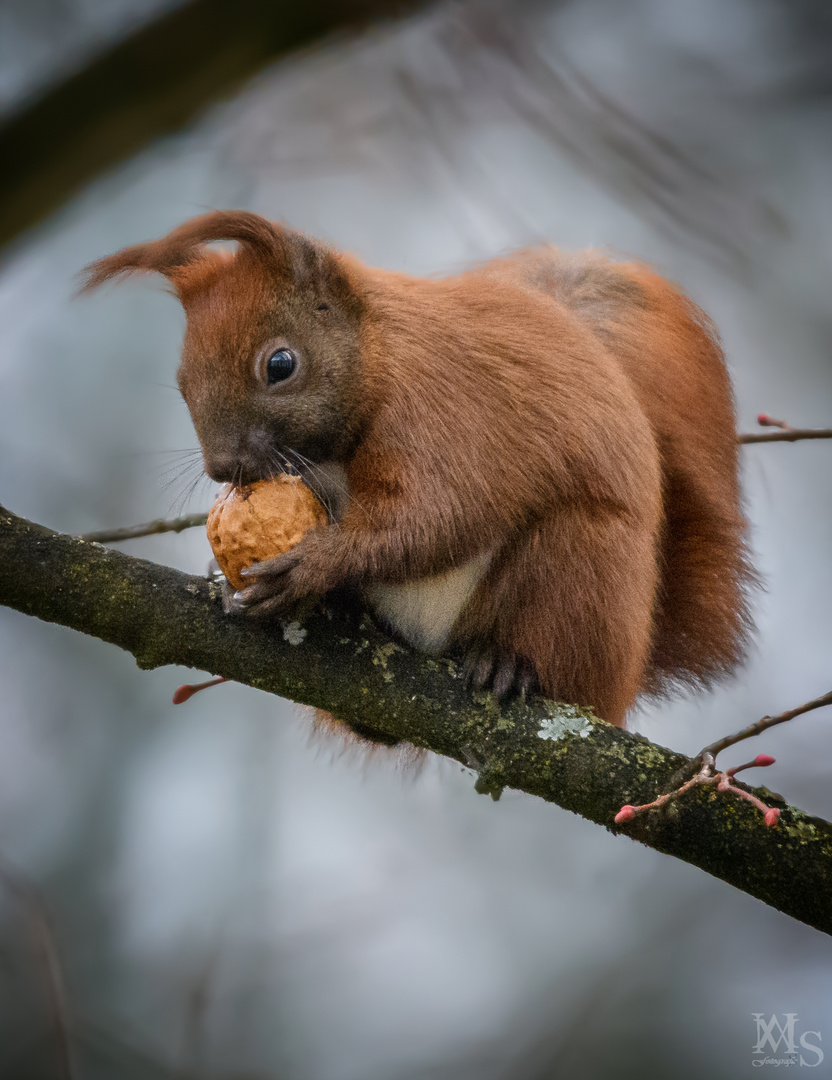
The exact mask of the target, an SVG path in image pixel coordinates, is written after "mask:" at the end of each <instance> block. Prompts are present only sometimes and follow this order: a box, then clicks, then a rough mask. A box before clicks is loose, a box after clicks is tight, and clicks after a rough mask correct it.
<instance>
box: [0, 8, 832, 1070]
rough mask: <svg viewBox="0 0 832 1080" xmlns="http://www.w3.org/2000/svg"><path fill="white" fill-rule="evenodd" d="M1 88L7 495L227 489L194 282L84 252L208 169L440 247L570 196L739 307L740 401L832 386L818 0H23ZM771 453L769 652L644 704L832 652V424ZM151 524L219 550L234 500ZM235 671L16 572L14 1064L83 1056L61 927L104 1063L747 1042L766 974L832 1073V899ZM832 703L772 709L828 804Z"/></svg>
mask: <svg viewBox="0 0 832 1080" xmlns="http://www.w3.org/2000/svg"><path fill="white" fill-rule="evenodd" d="M295 7H297V5H295ZM0 109H2V110H3V112H2V117H0V120H2V124H0V156H2V157H3V160H4V165H3V170H2V172H3V177H2V179H0V201H1V202H2V207H0V241H2V244H3V247H2V250H0V259H2V262H0V501H2V502H3V503H4V504H5V505H7V506H8V507H10V508H11V509H13V510H15V511H16V512H18V513H20V514H23V515H25V516H28V517H30V518H33V519H35V520H37V521H40V522H43V523H45V524H47V525H49V526H51V527H53V528H57V529H61V530H63V531H67V532H82V531H86V530H92V529H100V528H107V527H113V526H118V525H127V524H134V523H136V522H140V521H145V520H148V519H151V518H154V517H158V516H165V515H171V514H175V513H178V512H181V511H185V510H187V511H198V510H202V509H206V508H207V506H208V505H209V504H210V502H211V499H212V498H213V490H212V488H211V486H210V485H209V484H208V483H207V482H205V483H196V484H195V485H194V484H193V483H192V481H195V480H196V479H197V477H196V476H195V475H193V474H188V473H185V474H183V475H179V472H178V471H177V470H178V468H179V463H180V459H179V457H178V453H179V452H180V451H183V450H187V449H189V448H192V447H195V446H196V439H195V436H194V434H193V431H192V428H191V425H190V421H189V418H188V415H187V411H186V409H185V407H184V405H183V404H182V402H181V401H180V400H179V398H178V394H177V392H176V390H175V388H174V372H175V368H176V364H177V355H178V349H179V344H180V339H181V334H182V325H183V319H182V315H181V312H180V310H179V308H178V306H177V304H176V303H175V302H174V300H173V299H172V298H171V297H170V296H167V295H165V293H164V291H163V290H162V289H161V288H160V287H159V284H158V283H156V282H153V281H150V280H148V281H145V282H133V283H128V284H126V285H124V286H122V287H120V288H118V289H114V290H111V291H107V290H105V291H103V292H102V293H100V294H97V295H94V296H91V297H88V298H85V299H83V300H74V299H73V295H72V294H73V290H74V288H75V280H74V276H75V275H76V273H77V271H78V270H79V269H80V268H81V267H82V266H83V265H84V264H85V263H87V262H88V261H90V260H91V259H93V258H95V257H97V256H99V255H101V254H104V253H106V252H110V251H113V250H114V249H116V248H118V247H120V246H122V245H124V244H128V243H134V242H137V241H140V240H144V239H149V238H151V237H155V236H158V235H160V234H162V233H164V232H166V231H167V230H168V229H170V228H171V227H172V226H174V225H176V224H177V223H179V222H180V221H181V220H182V219H184V218H186V217H188V216H190V215H192V214H194V213H199V212H201V211H203V210H204V209H205V208H207V207H218V208H238V207H245V208H249V209H252V210H255V211H258V212H260V213H263V214H265V215H267V216H269V217H272V218H277V219H282V220H284V221H285V222H287V223H288V224H290V225H291V226H294V227H296V228H299V229H302V230H305V231H307V232H309V233H310V234H312V235H314V236H317V237H320V238H322V239H325V240H327V241H329V242H330V243H332V244H334V245H336V246H337V247H339V248H344V249H347V250H350V251H352V252H354V253H355V254H357V255H359V256H361V257H362V258H364V259H366V260H367V261H369V262H371V263H375V264H378V265H382V266H386V267H390V268H396V269H403V270H406V271H411V272H414V273H430V272H442V271H452V270H454V269H455V268H458V267H460V266H462V265H464V264H465V263H466V262H468V261H470V260H475V259H481V258H484V257H488V256H491V255H494V254H496V253H499V252H501V251H504V250H506V249H508V248H510V247H512V246H515V245H521V244H529V243H533V242H535V241H537V240H541V239H547V240H551V241H554V242H555V243H557V244H559V245H562V246H564V247H567V248H573V247H584V246H601V247H605V248H608V249H610V250H612V251H614V252H622V253H627V254H629V255H632V256H636V257H638V258H641V259H645V260H648V261H649V262H651V263H653V264H655V265H656V266H657V267H658V268H659V269H660V270H661V271H662V272H663V273H665V274H667V275H668V276H670V277H672V278H674V279H675V280H676V281H678V282H679V283H680V284H681V285H682V286H683V287H684V288H685V289H686V290H687V291H688V292H689V293H690V294H691V295H692V296H693V297H694V299H696V300H697V301H698V302H699V303H700V304H701V305H702V306H703V307H704V308H705V309H706V311H708V312H709V314H710V315H711V316H712V317H713V318H714V320H715V322H716V324H717V326H718V328H719V330H720V333H721V335H722V337H723V340H724V343H725V347H726V352H727V356H728V360H729V364H730V367H731V371H732V373H733V376H734V379H735V384H736V391H737V398H738V406H739V413H740V418H741V428H742V429H743V430H753V429H754V426H755V417H756V414H757V413H758V412H761V411H766V412H769V413H771V414H773V415H775V416H779V417H784V418H785V419H787V420H788V421H790V422H791V423H792V424H794V425H797V426H805V427H809V426H829V425H830V424H831V423H832V379H830V375H831V374H832V369H831V367H830V350H831V349H832V314H830V311H832V308H830V302H829V295H830V272H832V171H831V169H830V166H832V141H831V140H830V133H832V124H830V121H832V9H830V8H829V7H828V6H826V5H824V4H822V3H820V2H812V0H626V2H624V0H545V2H544V0H492V2H479V0H466V2H461V3H453V4H448V3H441V4H429V3H421V4H418V3H411V4H410V5H409V7H408V9H407V10H406V11H403V10H402V9H401V8H396V7H394V6H393V5H390V4H385V3H383V2H376V3H371V2H365V3H353V4H337V3H334V2H333V3H328V4H327V3H325V2H322V3H321V4H320V5H318V6H315V8H314V11H310V12H309V13H308V14H304V13H302V12H299V11H297V10H294V8H291V7H289V6H288V5H285V6H284V5H283V4H280V3H277V2H273V3H270V4H266V3H258V2H256V0H244V2H242V0H241V3H240V4H239V5H236V4H235V5H228V4H226V5H223V4H218V3H216V2H211V0H197V2H191V3H188V4H176V3H172V2H171V0H2V3H0ZM743 461H744V470H745V486H746V492H747V500H748V508H749V515H750V518H751V520H752V523H753V542H754V547H755V550H756V552H757V559H758V563H759V566H760V568H761V570H762V572H763V574H764V576H765V578H766V582H767V588H766V591H765V592H764V593H762V594H761V595H760V596H759V597H758V599H757V606H756V610H757V624H758V635H757V641H756V646H755V651H754V654H753V657H752V660H751V662H750V663H749V664H748V666H747V667H746V669H745V670H744V671H742V672H741V673H740V674H739V675H738V676H737V677H736V678H735V679H734V680H733V681H731V682H730V683H728V684H727V685H725V686H724V687H723V688H722V689H720V690H718V691H716V692H713V693H711V694H709V695H707V696H704V697H700V698H699V699H696V700H688V701H679V702H674V703H672V704H665V705H662V706H657V707H651V708H650V709H646V710H643V711H642V712H641V713H639V714H638V715H637V716H636V717H635V718H634V720H633V722H632V724H631V726H632V727H633V728H634V729H636V730H638V731H640V732H642V733H643V734H645V735H646V736H648V737H649V738H651V739H654V740H656V741H658V742H660V743H663V744H665V745H668V746H672V747H674V748H676V749H678V750H681V751H685V752H688V753H693V752H695V751H696V750H698V749H699V748H700V747H701V746H702V745H704V744H705V743H707V742H709V741H711V740H712V739H714V738H716V737H718V736H720V735H722V734H725V733H727V732H729V731H733V730H735V729H736V728H738V727H740V726H743V725H745V724H746V723H749V722H750V721H752V720H754V719H756V718H757V717H759V716H761V715H763V714H765V713H768V712H771V713H774V712H779V711H781V710H783V709H785V708H788V707H791V706H794V705H797V704H799V703H801V702H803V701H805V700H807V699H809V698H812V697H815V696H817V695H818V694H820V693H823V692H825V691H827V690H829V688H830V685H832V665H830V662H829V657H830V647H831V646H832V605H830V586H831V585H832V558H830V553H831V552H832V502H831V501H830V497H831V496H832V446H830V444H829V443H824V442H810V443H798V444H795V445H782V444H781V445H776V444H775V445H761V446H749V447H746V448H745V449H744V450H743ZM125 547H126V549H127V550H129V551H131V552H133V553H136V554H141V555H143V556H145V557H148V558H151V559H155V560H158V561H161V562H166V563H170V564H173V565H175V566H178V567H181V568H183V569H186V570H189V571H191V572H202V571H203V570H204V568H205V567H206V566H207V563H208V559H209V549H208V546H207V542H206V541H205V539H204V536H203V534H202V530H192V531H190V532H186V533H183V534H181V535H178V536H176V535H168V536H158V537H149V538H146V539H144V540H141V541H134V542H132V543H130V544H129V545H125ZM197 677H198V676H197V675H196V674H195V673H193V672H188V671H185V670H179V671H178V670H174V669H170V668H167V669H163V670H159V671H154V672H151V673H146V672H140V671H139V670H138V669H137V668H136V667H135V665H134V663H133V661H132V659H131V658H130V657H129V656H127V655H126V654H123V653H121V652H119V651H118V650H116V649H115V648H113V647H111V646H106V645H104V644H102V643H101V642H98V641H95V640H92V639H87V638H85V637H83V636H81V635H78V634H74V633H72V632H71V631H68V630H63V629H61V628H58V627H54V626H48V625H45V624H43V623H39V622H36V621H34V620H31V619H27V618H25V617H24V616H22V615H19V614H17V613H14V612H11V611H9V610H7V609H3V608H0V858H2V863H0V1075H2V1077H4V1078H5V1077H14V1078H29V1077H31V1078H38V1080H40V1078H43V1080H50V1078H53V1077H55V1078H57V1077H64V1078H65V1077H66V1076H67V1075H69V1074H68V1073H67V1070H66V1062H65V1061H63V1060H62V1052H61V1037H60V1032H57V1033H56V1030H55V1029H56V1023H55V1020H56V1010H55V1008H54V1004H52V1003H50V1001H51V999H50V987H53V986H54V979H53V978H52V976H50V974H49V970H48V968H49V965H50V964H52V965H53V967H54V965H55V964H56V963H59V964H60V969H61V973H62V975H61V978H62V982H63V1004H62V1005H61V1008H60V1010H59V1012H58V1015H59V1016H60V1017H63V1018H64V1019H65V1020H66V1022H67V1023H68V1024H69V1026H70V1038H71V1057H72V1061H71V1067H72V1074H71V1075H73V1076H75V1077H77V1078H84V1080H99V1078H100V1080H105V1078H111V1077H119V1078H120V1077H127V1078H133V1077H135V1078H145V1077H146V1078H156V1077H159V1078H161V1077H177V1078H197V1077H199V1078H211V1080H231V1078H238V1080H241V1078H248V1080H253V1078H273V1080H399V1078H402V1080H422V1078H428V1077H430V1078H438V1080H439V1078H441V1080H444V1078H447V1080H468V1078H471V1080H474V1078H477V1080H508V1078H520V1080H526V1078H529V1080H548V1078H553V1077H561V1076H564V1077H570V1078H572V1077H575V1078H582V1077H587V1078H596V1077H597V1078H607V1077H613V1078H618V1077H622V1078H626V1077H633V1078H635V1077H638V1078H642V1077H670V1076H672V1077H674V1078H686V1077H700V1076H702V1075H703V1074H707V1075H708V1076H712V1077H715V1078H723V1077H725V1078H729V1077H730V1078H733V1077H739V1076H745V1075H751V1074H753V1072H754V1067H753V1065H752V1058H753V1055H752V1049H753V1046H754V1044H755V1042H756V1038H757V1029H756V1025H755V1023H754V1021H753V1019H752V1014H753V1013H764V1014H766V1016H770V1015H771V1014H773V1013H774V1014H778V1015H779V1016H781V1017H782V1015H783V1014H785V1013H796V1014H797V1015H798V1017H799V1020H798V1024H797V1027H798V1031H804V1030H811V1031H817V1032H820V1036H821V1046H822V1047H823V1048H824V1052H825V1054H826V1057H825V1060H824V1061H823V1062H822V1063H821V1064H820V1065H818V1066H817V1069H816V1075H817V1076H822V1075H827V1076H828V1075H832V943H830V941H829V939H828V938H827V937H824V936H823V935H821V934H819V933H817V932H816V931H814V930H811V929H809V928H808V927H806V926H803V925H800V924H798V923H795V922H793V921H792V920H790V919H788V918H787V917H785V916H783V915H780V914H779V913H778V912H776V911H774V910H772V909H770V908H768V907H765V906H764V905H762V904H760V903H759V902H757V901H756V900H753V899H751V898H749V897H748V896H745V895H743V894H741V893H739V892H737V891H735V890H733V889H731V888H730V887H728V886H727V885H724V884H722V883H720V882H718V881H716V880H713V879H712V878H710V877H708V876H707V875H705V874H704V873H702V872H701V871H699V870H696V869H694V868H692V867H690V866H687V865H685V864H683V863H681V862H677V861H675V860H672V859H668V858H665V857H664V856H661V855H659V854H657V853H656V852H653V851H649V850H646V849H643V848H641V847H639V846H636V845H635V844H633V843H631V842H630V841H629V840H627V839H625V838H623V837H619V838H614V837H612V836H610V835H609V834H607V833H605V832H604V831H603V830H601V829H599V828H598V827H596V826H594V825H591V824H589V823H587V822H585V821H582V820H580V819H578V818H575V817H572V816H571V815H569V814H567V813H565V812H563V811H561V810H559V809H558V808H556V807H552V806H548V805H545V804H544V803H542V802H539V801H536V800H535V799H532V798H530V797H527V796H524V795H520V794H517V793H512V792H506V794H505V795H504V797H503V799H502V801H500V802H499V803H496V804H495V803H492V802H491V801H490V799H488V798H484V797H482V796H478V795H476V794H475V792H474V786H473V778H472V776H470V775H469V774H467V773H466V772H464V771H462V770H460V769H459V768H458V767H456V766H453V765H451V764H449V763H448V762H446V761H442V760H438V759H432V760H430V761H429V762H428V764H427V766H426V767H425V768H424V769H423V770H422V772H421V773H420V774H419V775H417V776H410V777H408V776H404V777H403V776H402V775H401V774H400V773H399V772H397V771H396V769H395V768H394V767H393V766H392V765H391V764H389V763H385V762H374V763H373V764H372V765H371V766H370V767H366V766H365V765H364V764H362V763H361V761H358V760H356V759H355V758H353V757H350V756H349V755H346V756H344V755H343V754H339V753H338V751H337V748H336V749H335V750H333V748H332V747H330V746H327V745H324V746H322V745H320V744H315V743H314V742H313V741H311V740H310V735H309V725H308V721H307V719H306V718H305V716H304V715H303V712H302V710H300V709H298V708H297V707H295V706H293V705H291V704H290V703H288V702H282V701H280V700H278V699H276V698H274V697H271V696H267V695H264V694H260V693H258V692H257V691H255V690H252V689H248V688H245V687H242V686H237V685H227V686H223V687H221V688H219V689H217V690H212V691H211V692H210V693H206V694H204V695H200V696H199V697H197V698H194V699H193V700H192V701H191V702H190V703H188V704H187V705H184V706H180V707H173V706H172V705H171V694H172V692H173V690H174V688H175V687H176V686H177V685H178V684H180V683H182V682H184V681H192V680H194V679H196V678H197ZM830 724H832V718H830V716H829V714H828V713H823V712H818V713H813V714H810V715H808V716H805V717H802V718H800V719H799V720H797V721H795V722H794V723H793V724H791V725H786V726H784V727H780V728H777V729H776V730H774V731H772V732H770V733H769V734H767V735H766V736H765V737H764V738H763V739H761V740H759V746H758V749H759V750H760V751H765V752H767V753H772V754H774V755H775V757H776V758H777V765H776V766H775V768H774V769H772V770H771V771H770V773H769V774H768V775H767V776H766V778H765V779H766V782H767V783H768V784H769V785H770V786H772V787H773V788H775V789H776V790H778V791H780V792H781V793H782V794H783V795H784V796H785V797H786V798H788V799H789V800H790V801H792V802H794V803H796V804H797V805H799V806H801V807H802V808H803V809H805V810H807V811H808V812H810V813H814V814H819V815H822V816H824V817H827V818H829V817H832V789H830V783H829V774H830V746H831V745H832V740H830ZM740 756H741V755H740ZM726 760H727V759H726ZM737 760H739V757H738V758H737ZM830 901H831V902H832V896H830ZM812 1038H813V1041H815V1042H816V1041H817V1040H816V1039H814V1037H812ZM807 1058H808V1059H809V1063H810V1064H811V1063H812V1062H814V1060H815V1056H814V1055H808V1054H807Z"/></svg>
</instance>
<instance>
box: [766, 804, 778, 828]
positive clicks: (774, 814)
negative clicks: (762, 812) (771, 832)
mask: <svg viewBox="0 0 832 1080" xmlns="http://www.w3.org/2000/svg"><path fill="white" fill-rule="evenodd" d="M779 817H780V811H779V810H778V809H777V807H776V806H772V807H771V809H770V810H766V825H776V824H777V819H778V818H779Z"/></svg>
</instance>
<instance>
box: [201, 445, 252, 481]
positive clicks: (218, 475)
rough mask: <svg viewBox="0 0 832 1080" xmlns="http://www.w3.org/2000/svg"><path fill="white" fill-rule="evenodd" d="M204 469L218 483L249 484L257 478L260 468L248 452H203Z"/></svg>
mask: <svg viewBox="0 0 832 1080" xmlns="http://www.w3.org/2000/svg"><path fill="white" fill-rule="evenodd" d="M203 459H204V463H205V471H206V472H207V473H208V475H209V476H210V477H211V479H212V480H214V481H216V482H217V483H218V484H240V485H243V484H251V483H253V482H254V481H255V480H257V479H258V478H259V477H260V475H261V473H262V468H261V465H260V462H258V461H256V460H255V459H254V458H253V457H251V456H250V455H248V454H228V453H211V454H207V453H206V454H203Z"/></svg>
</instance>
